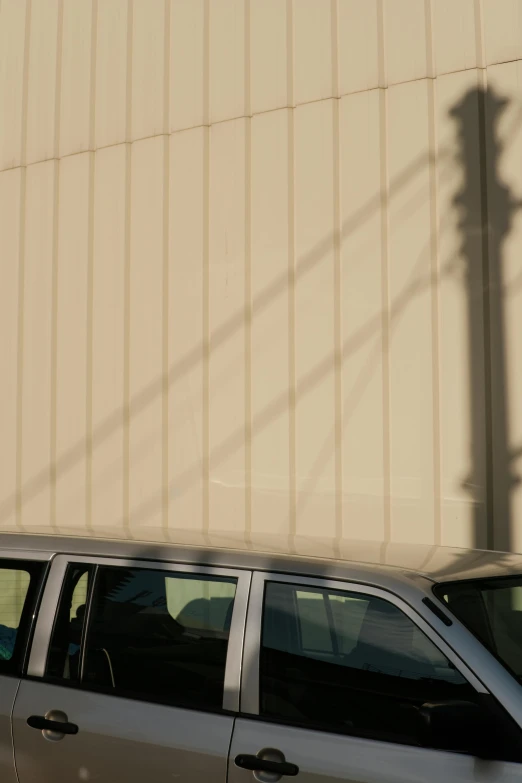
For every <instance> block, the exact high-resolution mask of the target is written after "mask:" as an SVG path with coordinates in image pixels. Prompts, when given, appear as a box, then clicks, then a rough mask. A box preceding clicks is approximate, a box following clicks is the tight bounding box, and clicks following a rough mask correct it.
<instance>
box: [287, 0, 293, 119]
mask: <svg viewBox="0 0 522 783" xmlns="http://www.w3.org/2000/svg"><path fill="white" fill-rule="evenodd" d="M286 104H287V106H293V105H294V3H293V0H286Z"/></svg>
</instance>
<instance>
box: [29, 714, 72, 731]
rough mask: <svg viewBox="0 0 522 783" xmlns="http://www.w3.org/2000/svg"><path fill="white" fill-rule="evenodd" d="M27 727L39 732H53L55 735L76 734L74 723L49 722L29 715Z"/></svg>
mask: <svg viewBox="0 0 522 783" xmlns="http://www.w3.org/2000/svg"><path fill="white" fill-rule="evenodd" d="M27 725H28V726H30V727H31V728H32V729H39V730H40V731H55V732H56V733H57V734H78V726H77V725H76V723H61V722H60V721H58V720H49V718H46V717H44V716H43V715H31V717H29V718H27Z"/></svg>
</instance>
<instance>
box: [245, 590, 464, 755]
mask: <svg viewBox="0 0 522 783" xmlns="http://www.w3.org/2000/svg"><path fill="white" fill-rule="evenodd" d="M453 699H456V700H466V701H473V700H474V699H475V692H474V690H473V688H472V687H471V686H470V685H469V684H468V683H467V682H466V680H465V679H464V678H463V677H462V676H461V675H460V674H459V673H458V672H457V671H456V669H455V668H454V667H453V665H452V664H451V663H450V662H449V661H448V660H447V659H446V657H445V656H444V655H443V654H442V653H441V652H440V651H439V650H438V649H437V648H436V647H435V646H434V645H433V643H432V642H431V641H430V640H429V639H428V638H427V637H426V636H425V635H424V634H423V632H422V631H421V630H420V629H419V628H418V627H417V626H416V625H415V624H414V623H413V622H412V621H411V620H410V619H409V617H407V616H406V615H405V614H404V613H403V612H402V611H401V610H400V609H398V608H397V607H396V606H394V605H393V604H391V603H389V602H388V601H385V600H382V599H381V598H377V597H374V596H368V595H361V594H359V593H349V592H341V591H334V590H321V589H319V588H308V587H306V588H305V587H303V586H296V585H289V584H279V583H275V582H270V583H268V584H267V586H266V593H265V606H264V617H263V633H262V645H261V657H260V709H261V713H262V714H263V715H265V716H267V717H271V718H277V719H280V720H281V719H282V720H285V721H290V722H295V723H298V724H305V725H307V724H309V725H310V726H315V727H319V728H324V729H328V730H331V731H342V732H348V733H353V734H357V735H359V736H363V737H368V738H372V739H380V740H387V741H393V742H399V743H403V744H417V743H418V729H417V721H416V711H417V709H418V707H420V706H421V705H422V704H424V703H425V702H428V701H432V700H453Z"/></svg>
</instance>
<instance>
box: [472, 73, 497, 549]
mask: <svg viewBox="0 0 522 783" xmlns="http://www.w3.org/2000/svg"><path fill="white" fill-rule="evenodd" d="M486 91H487V70H486V69H482V70H479V89H478V121H479V122H478V125H479V128H478V132H479V177H480V212H481V226H482V231H481V244H482V247H481V251H482V307H483V318H484V381H485V383H484V397H485V438H486V459H485V470H486V476H485V481H486V488H485V489H486V502H485V506H486V546H487V548H488V549H493V548H494V545H495V540H494V539H495V528H494V518H493V514H494V509H495V506H494V472H493V467H494V466H493V399H492V395H493V388H492V380H493V379H492V372H491V370H492V364H491V310H490V298H489V296H490V293H489V292H490V253H489V203H488V183H487V178H488V165H487V138H486V122H487V118H486V111H487V107H486ZM477 535H478V531H475V536H477Z"/></svg>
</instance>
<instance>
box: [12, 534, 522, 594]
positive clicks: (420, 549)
mask: <svg viewBox="0 0 522 783" xmlns="http://www.w3.org/2000/svg"><path fill="white" fill-rule="evenodd" d="M20 549H22V550H24V551H37V552H38V551H39V552H44V553H46V554H48V555H49V556H51V555H52V554H54V553H56V552H63V553H67V554H73V555H84V556H111V557H123V558H139V559H145V560H167V561H169V560H170V561H179V562H187V563H194V564H198V565H215V566H221V567H230V568H254V569H260V570H265V571H266V570H273V571H284V572H285V573H296V574H297V573H300V574H305V575H309V576H328V577H330V578H338V579H347V578H350V579H361V580H362V581H365V582H366V581H368V582H371V581H375V582H376V583H383V582H390V581H400V582H404V581H408V582H410V583H411V581H418V580H430V581H431V582H436V583H439V582H449V581H457V580H466V579H482V578H485V577H490V576H507V575H510V574H522V555H518V554H517V555H515V554H510V553H507V552H493V551H486V550H479V549H461V548H455V547H444V546H438V545H423V544H399V543H381V542H378V541H361V540H349V539H343V540H341V541H339V540H336V539H328V538H319V537H315V536H314V537H312V536H308V537H307V536H297V535H296V536H290V535H288V534H285V535H280V534H254V533H251V534H246V533H242V534H238V533H234V532H232V531H216V530H209V531H208V532H201V531H190V530H172V529H169V530H165V529H164V528H152V527H145V526H143V527H141V528H138V529H137V528H134V527H133V528H132V530H127V531H124V530H123V529H122V528H121V527H120V528H110V527H105V528H101V527H100V528H98V527H97V528H96V529H95V530H93V531H90V530H87V529H80V528H70V529H68V530H64V529H63V528H60V530H59V531H58V530H57V529H56V528H50V527H47V528H46V527H43V526H42V527H40V526H39V527H38V528H37V529H35V530H34V531H33V532H25V531H24V532H13V531H12V530H11V531H0V552H1V550H4V551H5V550H20Z"/></svg>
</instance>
